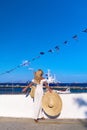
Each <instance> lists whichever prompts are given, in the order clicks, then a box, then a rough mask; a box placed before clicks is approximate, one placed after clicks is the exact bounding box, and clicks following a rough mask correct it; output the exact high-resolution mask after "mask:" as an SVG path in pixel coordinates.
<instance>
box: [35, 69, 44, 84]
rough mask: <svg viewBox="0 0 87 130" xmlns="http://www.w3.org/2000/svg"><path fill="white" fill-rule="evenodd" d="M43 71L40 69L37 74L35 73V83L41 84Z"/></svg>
mask: <svg viewBox="0 0 87 130" xmlns="http://www.w3.org/2000/svg"><path fill="white" fill-rule="evenodd" d="M42 76H43V71H42V70H41V69H38V70H37V71H36V72H35V73H34V81H35V83H40V81H41V79H43V77H42Z"/></svg>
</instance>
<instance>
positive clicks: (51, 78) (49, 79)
mask: <svg viewBox="0 0 87 130" xmlns="http://www.w3.org/2000/svg"><path fill="white" fill-rule="evenodd" d="M46 76H47V83H48V84H50V83H57V81H56V75H55V74H54V76H53V75H52V74H51V72H50V69H48V73H47V74H46Z"/></svg>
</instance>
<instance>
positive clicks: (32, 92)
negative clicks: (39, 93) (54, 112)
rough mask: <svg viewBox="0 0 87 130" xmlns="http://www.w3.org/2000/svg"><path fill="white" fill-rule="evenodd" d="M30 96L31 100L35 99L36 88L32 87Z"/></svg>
mask: <svg viewBox="0 0 87 130" xmlns="http://www.w3.org/2000/svg"><path fill="white" fill-rule="evenodd" d="M29 94H30V96H31V98H34V94H35V86H31V91H30V93H29Z"/></svg>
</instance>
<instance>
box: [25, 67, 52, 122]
mask: <svg viewBox="0 0 87 130" xmlns="http://www.w3.org/2000/svg"><path fill="white" fill-rule="evenodd" d="M32 85H35V86H36V88H35V94H34V121H35V122H38V119H39V118H40V119H44V116H43V112H42V96H43V93H44V91H43V86H45V87H46V88H47V89H48V91H50V92H51V91H52V90H51V89H50V87H49V86H48V84H47V82H46V79H45V78H43V71H42V70H41V69H38V70H37V71H36V72H35V73H34V79H33V80H32V82H31V83H30V84H29V85H28V86H27V87H25V88H24V89H23V92H25V91H26V90H27V89H28V88H29V87H31V86H32Z"/></svg>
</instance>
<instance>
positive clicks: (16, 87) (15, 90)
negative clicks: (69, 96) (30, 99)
mask: <svg viewBox="0 0 87 130" xmlns="http://www.w3.org/2000/svg"><path fill="white" fill-rule="evenodd" d="M26 85H27V83H0V94H24V93H23V92H22V89H23V88H24V87H25V86H26ZM49 86H50V87H51V88H52V89H54V90H65V89H66V88H68V87H69V88H70V92H71V93H87V83H56V84H49ZM28 91H30V88H29V89H28Z"/></svg>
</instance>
